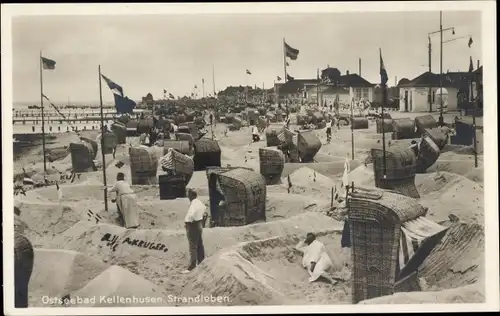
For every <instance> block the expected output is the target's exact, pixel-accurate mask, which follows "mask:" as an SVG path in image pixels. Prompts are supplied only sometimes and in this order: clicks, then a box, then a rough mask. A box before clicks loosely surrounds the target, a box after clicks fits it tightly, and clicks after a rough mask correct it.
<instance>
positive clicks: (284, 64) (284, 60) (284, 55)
mask: <svg viewBox="0 0 500 316" xmlns="http://www.w3.org/2000/svg"><path fill="white" fill-rule="evenodd" d="M283 69H284V70H285V78H284V79H285V83H286V82H287V75H286V50H285V38H284V37H283Z"/></svg>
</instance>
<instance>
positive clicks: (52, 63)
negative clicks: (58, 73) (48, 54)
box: [42, 57, 56, 70]
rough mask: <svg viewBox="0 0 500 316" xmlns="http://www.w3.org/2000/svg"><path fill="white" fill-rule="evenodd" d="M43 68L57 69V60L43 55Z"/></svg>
mask: <svg viewBox="0 0 500 316" xmlns="http://www.w3.org/2000/svg"><path fill="white" fill-rule="evenodd" d="M42 68H43V69H46V70H54V69H56V62H55V61H54V60H52V59H48V58H45V57H42Z"/></svg>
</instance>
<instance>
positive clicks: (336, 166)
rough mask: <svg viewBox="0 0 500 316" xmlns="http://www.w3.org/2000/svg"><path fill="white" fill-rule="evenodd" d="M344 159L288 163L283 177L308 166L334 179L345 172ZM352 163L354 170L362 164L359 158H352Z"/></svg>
mask: <svg viewBox="0 0 500 316" xmlns="http://www.w3.org/2000/svg"><path fill="white" fill-rule="evenodd" d="M344 161H345V159H339V160H338V161H333V162H315V163H286V164H285V168H284V169H283V173H282V177H286V176H288V175H289V174H292V173H293V172H295V171H297V170H298V169H300V168H303V167H307V168H309V169H312V170H315V171H316V172H319V173H321V174H323V175H324V176H327V177H329V178H332V179H334V178H337V177H339V176H340V175H342V173H343V172H344ZM350 164H351V170H353V169H354V168H356V167H358V166H359V165H360V162H359V161H357V160H351V162H350Z"/></svg>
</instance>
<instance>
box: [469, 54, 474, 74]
mask: <svg viewBox="0 0 500 316" xmlns="http://www.w3.org/2000/svg"><path fill="white" fill-rule="evenodd" d="M473 71H474V63H473V62H472V56H470V63H469V72H473Z"/></svg>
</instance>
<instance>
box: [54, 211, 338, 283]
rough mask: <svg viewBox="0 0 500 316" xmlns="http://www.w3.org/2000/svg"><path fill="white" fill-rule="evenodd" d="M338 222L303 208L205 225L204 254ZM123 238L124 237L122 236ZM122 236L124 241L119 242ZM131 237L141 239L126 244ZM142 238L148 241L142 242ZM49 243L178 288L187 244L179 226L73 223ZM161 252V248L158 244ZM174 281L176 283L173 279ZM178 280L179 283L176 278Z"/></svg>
mask: <svg viewBox="0 0 500 316" xmlns="http://www.w3.org/2000/svg"><path fill="white" fill-rule="evenodd" d="M341 228H342V224H341V223H339V222H337V221H335V220H333V219H331V218H329V217H327V216H325V215H322V214H319V213H305V214H302V215H299V216H294V217H292V218H288V219H284V220H279V221H273V222H268V223H259V224H254V225H247V226H240V227H216V228H206V229H205V230H204V231H203V240H204V245H205V252H206V255H207V256H210V255H212V254H213V253H214V252H216V251H218V250H220V249H222V248H225V247H228V246H231V245H235V244H237V243H239V242H243V241H249V240H258V239H263V238H270V237H275V236H284V235H291V234H298V235H304V234H305V233H307V232H310V231H311V232H317V231H322V230H328V229H341ZM106 234H110V235H108V237H110V236H111V237H112V236H114V235H116V236H117V237H118V241H117V245H118V246H117V247H116V248H115V250H114V251H113V249H112V248H113V245H107V243H108V241H106V240H105V241H101V239H103V237H104V236H105V235H106ZM127 238H128V239H127ZM125 240H127V241H126V242H125V243H124V241H125ZM134 240H138V241H143V242H139V243H136V244H135V245H131V244H129V243H133V241H134ZM145 243H148V244H145ZM150 243H153V245H154V246H158V244H162V245H164V246H160V248H161V250H154V249H146V248H144V246H145V245H147V246H151V244H150ZM52 247H59V248H64V249H70V250H76V251H85V253H87V254H89V255H92V256H96V257H97V258H100V259H102V260H104V261H106V262H108V263H110V264H115V265H120V266H122V267H124V268H127V269H128V270H130V271H132V272H134V273H136V274H139V275H141V276H143V277H144V278H146V279H148V280H150V281H152V282H154V283H156V284H162V286H164V287H165V288H166V289H167V290H170V291H176V290H178V289H179V287H182V280H183V278H184V277H185V276H184V275H180V274H179V272H180V271H182V270H184V269H185V268H186V265H187V264H188V257H189V253H188V245H187V239H186V236H185V231H183V230H180V231H173V230H166V229H163V230H159V229H155V230H153V229H150V230H142V229H140V230H126V229H125V228H122V227H118V226H114V225H109V224H97V225H96V224H95V223H90V222H79V223H77V224H76V225H75V226H73V227H72V228H70V229H68V230H66V231H65V232H64V233H63V234H61V235H59V236H56V238H55V239H54V240H53V241H52ZM165 247H166V248H167V249H168V250H167V251H164V248H165ZM176 280H177V282H175V281H176ZM179 281H180V282H179Z"/></svg>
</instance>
